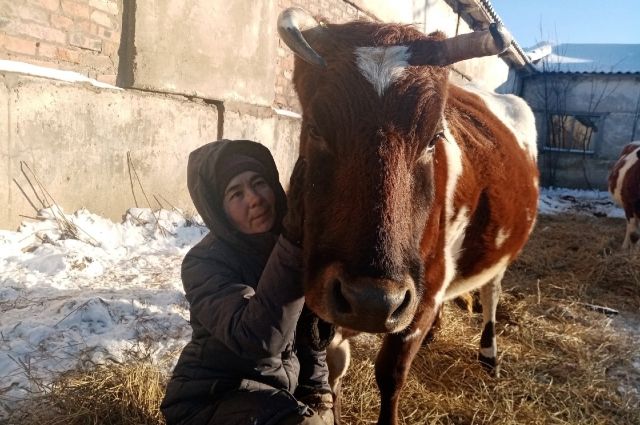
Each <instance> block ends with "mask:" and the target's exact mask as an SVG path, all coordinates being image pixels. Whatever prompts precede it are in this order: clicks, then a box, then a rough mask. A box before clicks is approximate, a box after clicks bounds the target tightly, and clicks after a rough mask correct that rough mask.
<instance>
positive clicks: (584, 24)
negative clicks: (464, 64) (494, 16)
mask: <svg viewBox="0 0 640 425" xmlns="http://www.w3.org/2000/svg"><path fill="white" fill-rule="evenodd" d="M491 4H492V5H493V8H494V9H495V11H496V12H497V13H498V15H499V16H500V18H501V19H502V21H503V22H504V24H505V25H506V26H507V28H508V29H509V31H510V32H511V34H513V35H514V37H515V39H516V41H517V42H518V44H520V46H522V47H523V48H525V49H526V48H527V47H531V46H533V45H535V44H536V43H538V42H540V41H551V42H554V43H558V44H560V43H607V44H610V43H615V44H617V43H622V44H640V1H638V0H606V1H603V0H533V1H531V0H491Z"/></svg>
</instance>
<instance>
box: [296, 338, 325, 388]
mask: <svg viewBox="0 0 640 425" xmlns="http://www.w3.org/2000/svg"><path fill="white" fill-rule="evenodd" d="M296 354H297V356H298V360H299V361H300V375H299V376H298V387H297V389H296V392H295V396H296V397H305V396H307V395H310V394H324V393H331V387H330V386H329V368H328V367H327V351H326V350H320V351H317V350H314V349H313V348H311V347H310V346H309V345H306V344H296Z"/></svg>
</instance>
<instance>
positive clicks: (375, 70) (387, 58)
mask: <svg viewBox="0 0 640 425" xmlns="http://www.w3.org/2000/svg"><path fill="white" fill-rule="evenodd" d="M355 56H356V63H357V64H358V68H359V69H360V72H361V73H362V75H364V77H365V78H366V79H367V80H368V81H369V82H370V83H371V84H372V85H373V87H374V88H375V91H376V93H378V96H380V97H382V95H383V94H384V92H385V91H386V90H387V89H388V88H389V86H390V85H391V84H393V82H394V81H396V80H398V79H399V78H400V77H401V76H402V73H403V72H404V70H405V68H406V67H407V66H409V62H408V61H409V49H408V48H407V47H406V46H392V47H358V48H357V49H356V50H355Z"/></svg>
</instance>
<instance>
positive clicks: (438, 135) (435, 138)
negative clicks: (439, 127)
mask: <svg viewBox="0 0 640 425" xmlns="http://www.w3.org/2000/svg"><path fill="white" fill-rule="evenodd" d="M442 139H444V131H439V132H437V133H436V134H434V135H433V137H432V138H431V140H430V141H429V144H428V145H427V148H428V149H432V148H433V147H434V146H435V145H436V143H438V141H440V140H442Z"/></svg>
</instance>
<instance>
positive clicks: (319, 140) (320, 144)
mask: <svg viewBox="0 0 640 425" xmlns="http://www.w3.org/2000/svg"><path fill="white" fill-rule="evenodd" d="M307 134H308V136H309V139H310V141H311V143H312V145H313V146H314V147H315V148H316V149H320V150H322V151H326V152H328V151H329V146H328V145H327V141H326V140H325V138H324V137H323V136H322V134H320V130H319V129H318V127H316V126H315V125H313V124H308V125H307Z"/></svg>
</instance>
